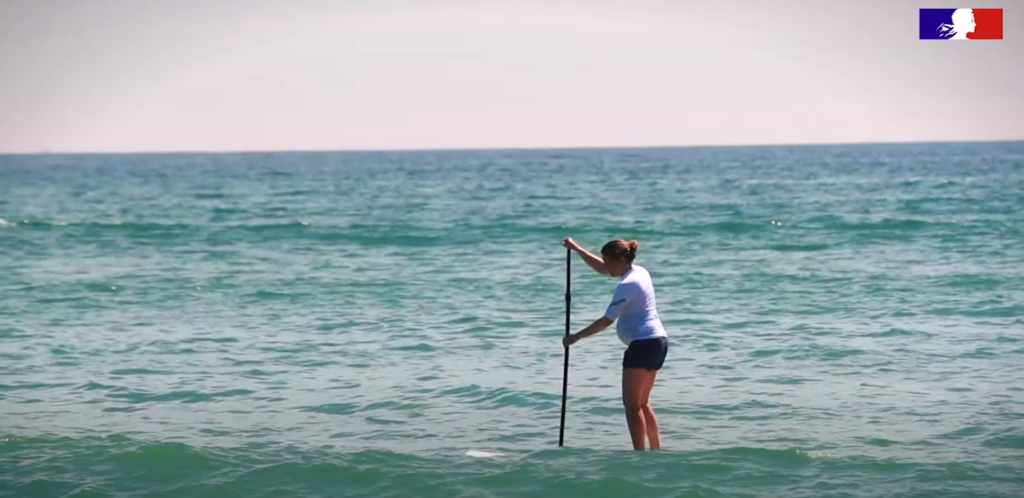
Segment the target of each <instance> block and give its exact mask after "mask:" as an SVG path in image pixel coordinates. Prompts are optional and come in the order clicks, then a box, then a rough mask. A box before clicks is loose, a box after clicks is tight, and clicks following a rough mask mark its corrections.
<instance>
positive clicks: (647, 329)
mask: <svg viewBox="0 0 1024 498" xmlns="http://www.w3.org/2000/svg"><path fill="white" fill-rule="evenodd" d="M604 316H605V317H607V318H610V319H612V320H618V323H617V324H615V330H616V332H617V333H618V335H619V340H620V341H622V343H623V344H625V345H627V346H628V345H629V343H630V342H633V341H636V340H640V339H652V338H655V337H668V332H666V331H665V326H664V325H662V323H661V318H659V317H658V309H657V306H656V303H655V299H654V284H653V283H652V282H651V274H650V273H647V270H646V269H644V268H643V267H642V266H639V265H635V264H634V265H633V269H632V270H629V271H628V272H626V274H625V275H623V276H622V281H620V282H619V285H618V286H616V287H615V295H613V296H612V302H611V304H609V305H608V309H607V310H606V311H605V312H604Z"/></svg>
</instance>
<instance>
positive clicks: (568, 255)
mask: <svg viewBox="0 0 1024 498" xmlns="http://www.w3.org/2000/svg"><path fill="white" fill-rule="evenodd" d="M571 282H572V249H566V250H565V335H566V336H568V335H569V303H570V301H572V291H571V287H570V286H571ZM568 390H569V347H568V346H566V347H565V363H564V365H563V367H562V425H561V427H560V428H559V430H558V446H562V441H563V440H564V439H565V397H566V393H567V392H568Z"/></svg>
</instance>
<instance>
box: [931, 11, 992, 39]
mask: <svg viewBox="0 0 1024 498" xmlns="http://www.w3.org/2000/svg"><path fill="white" fill-rule="evenodd" d="M920 29H921V37H920V39H922V40H1002V39H1003V9H921V22H920Z"/></svg>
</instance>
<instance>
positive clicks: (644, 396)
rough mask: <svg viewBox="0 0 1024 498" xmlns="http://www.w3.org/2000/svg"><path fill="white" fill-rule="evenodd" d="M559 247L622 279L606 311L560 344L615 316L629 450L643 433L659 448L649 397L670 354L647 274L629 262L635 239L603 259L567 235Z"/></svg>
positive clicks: (607, 248) (640, 445)
mask: <svg viewBox="0 0 1024 498" xmlns="http://www.w3.org/2000/svg"><path fill="white" fill-rule="evenodd" d="M562 245H564V246H565V247H567V248H569V249H571V250H573V251H576V253H577V254H579V255H580V257H581V258H583V261H585V262H586V263H587V265H589V266H590V267H591V268H593V269H594V270H595V271H597V272H598V273H600V274H602V275H608V276H611V277H619V279H620V281H619V284H618V286H616V287H615V294H614V295H613V296H612V300H611V303H610V304H609V305H608V308H607V309H606V310H605V312H604V315H603V316H602V317H601V318H598V319H597V320H595V321H594V323H592V324H590V325H589V326H587V328H585V329H583V330H581V331H579V332H577V333H575V334H569V335H567V336H565V338H564V339H563V340H562V344H563V345H564V346H565V347H569V346H571V345H573V344H575V343H577V342H579V340H580V339H583V338H585V337H590V336H592V335H594V334H596V333H598V332H601V331H602V330H604V329H606V328H608V327H609V326H610V325H611V324H612V323H614V322H615V321H616V320H618V324H616V332H617V333H618V336H619V340H620V341H622V343H623V344H625V345H626V346H627V347H626V352H625V354H624V355H623V357H622V404H623V406H625V408H626V423H627V424H628V425H629V434H630V437H631V438H632V440H633V449H634V450H643V449H644V438H645V436H646V438H647V439H649V440H650V448H651V449H652V450H658V449H661V438H660V435H659V434H658V419H657V418H656V417H655V416H654V409H653V408H651V404H650V401H649V398H650V395H651V388H652V387H653V386H654V378H655V377H656V376H657V375H658V370H660V369H661V366H662V365H663V364H664V363H665V355H666V354H667V353H668V333H667V332H666V331H665V327H664V325H662V323H661V319H660V318H659V317H658V309H657V306H656V304H655V299H654V284H653V283H651V275H650V274H649V273H647V270H646V269H644V268H643V267H642V266H640V265H637V264H634V263H633V260H634V259H636V250H637V248H638V247H639V245H640V244H639V243H637V241H635V240H633V241H629V242H627V241H624V240H618V239H617V240H613V241H611V242H608V243H607V244H605V245H604V247H602V248H601V257H598V256H595V255H593V254H591V253H589V252H587V250H586V249H584V248H582V247H580V246H579V244H577V243H576V242H575V241H573V240H572V239H571V238H569V239H565V240H564V241H563V242H562Z"/></svg>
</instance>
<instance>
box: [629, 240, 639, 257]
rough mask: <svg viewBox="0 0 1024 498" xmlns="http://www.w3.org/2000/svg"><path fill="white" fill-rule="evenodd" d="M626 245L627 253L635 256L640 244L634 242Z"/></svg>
mask: <svg viewBox="0 0 1024 498" xmlns="http://www.w3.org/2000/svg"><path fill="white" fill-rule="evenodd" d="M626 245H627V246H628V247H629V252H631V253H633V254H636V250H637V249H639V248H640V243H639V242H637V241H635V240H631V241H629V243H627V244H626Z"/></svg>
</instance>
